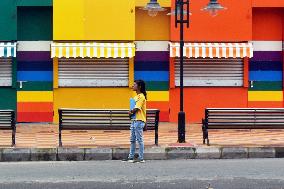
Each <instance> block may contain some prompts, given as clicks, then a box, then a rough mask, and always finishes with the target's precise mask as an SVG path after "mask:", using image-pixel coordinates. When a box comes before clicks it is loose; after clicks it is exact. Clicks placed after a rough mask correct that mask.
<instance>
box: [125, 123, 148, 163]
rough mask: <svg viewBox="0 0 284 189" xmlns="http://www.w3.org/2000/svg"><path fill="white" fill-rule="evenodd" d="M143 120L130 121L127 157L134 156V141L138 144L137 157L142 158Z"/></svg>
mask: <svg viewBox="0 0 284 189" xmlns="http://www.w3.org/2000/svg"><path fill="white" fill-rule="evenodd" d="M144 126H145V123H144V122H143V121H136V120H134V121H132V123H131V126H130V152H129V156H128V158H134V154H135V149H136V141H138V144H139V159H140V160H142V159H144V140H143V128H144Z"/></svg>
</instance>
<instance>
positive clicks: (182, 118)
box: [178, 112, 185, 143]
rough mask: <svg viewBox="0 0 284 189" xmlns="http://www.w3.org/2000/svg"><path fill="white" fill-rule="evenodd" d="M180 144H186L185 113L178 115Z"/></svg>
mask: <svg viewBox="0 0 284 189" xmlns="http://www.w3.org/2000/svg"><path fill="white" fill-rule="evenodd" d="M178 142H179V143H185V112H179V113H178Z"/></svg>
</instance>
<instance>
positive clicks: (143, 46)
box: [135, 41, 169, 51]
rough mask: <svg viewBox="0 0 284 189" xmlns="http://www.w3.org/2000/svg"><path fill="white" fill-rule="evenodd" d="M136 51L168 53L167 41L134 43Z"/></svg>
mask: <svg viewBox="0 0 284 189" xmlns="http://www.w3.org/2000/svg"><path fill="white" fill-rule="evenodd" d="M135 43H136V47H137V49H136V51H169V48H168V47H169V41H135Z"/></svg>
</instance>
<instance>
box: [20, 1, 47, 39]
mask: <svg viewBox="0 0 284 189" xmlns="http://www.w3.org/2000/svg"><path fill="white" fill-rule="evenodd" d="M17 30H18V32H17V33H18V40H19V41H37V40H43V41H44V40H46V41H50V40H52V7H18V27H17Z"/></svg>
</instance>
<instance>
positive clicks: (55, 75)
mask: <svg viewBox="0 0 284 189" xmlns="http://www.w3.org/2000/svg"><path fill="white" fill-rule="evenodd" d="M53 88H54V89H55V88H58V58H56V57H55V58H53Z"/></svg>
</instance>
